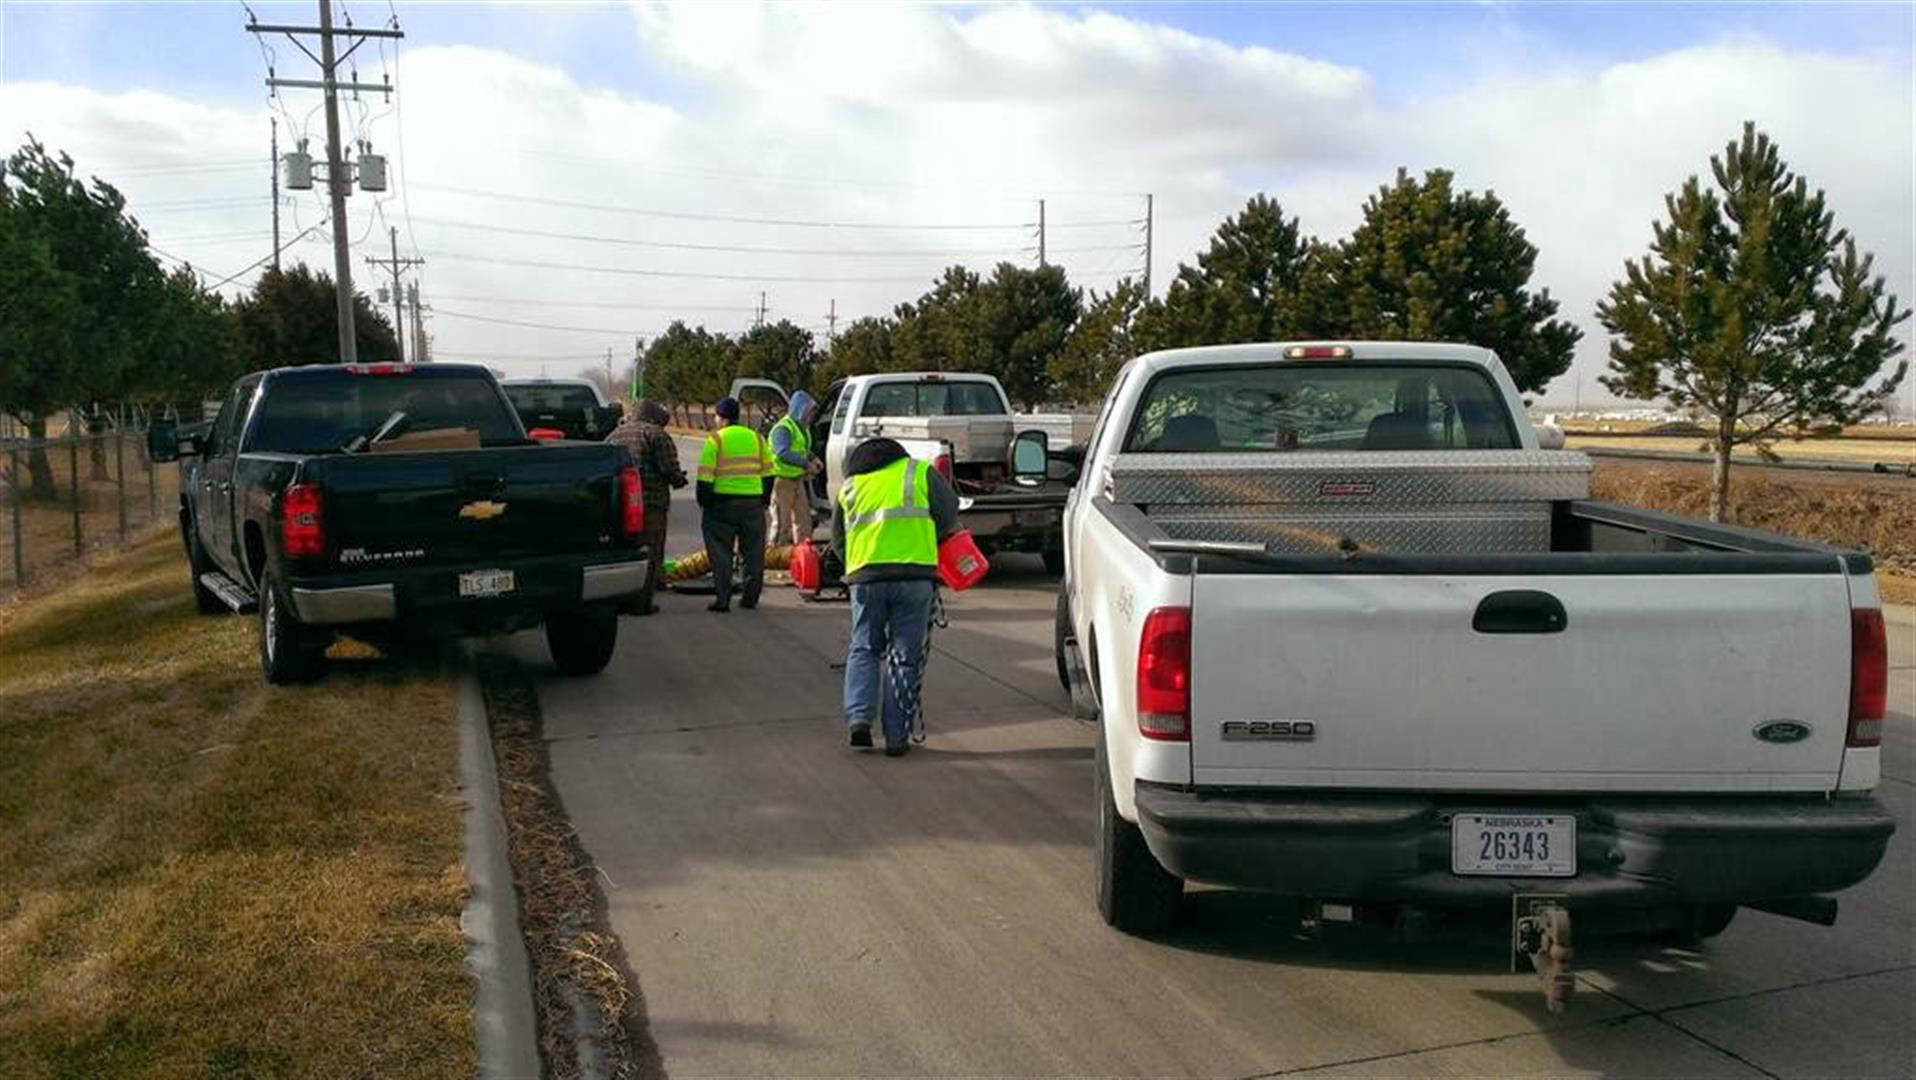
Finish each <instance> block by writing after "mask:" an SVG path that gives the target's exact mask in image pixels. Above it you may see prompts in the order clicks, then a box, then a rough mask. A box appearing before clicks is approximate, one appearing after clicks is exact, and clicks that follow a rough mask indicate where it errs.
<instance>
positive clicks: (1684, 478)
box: [1591, 461, 1916, 603]
mask: <svg viewBox="0 0 1916 1080" xmlns="http://www.w3.org/2000/svg"><path fill="white" fill-rule="evenodd" d="M1591 494H1592V495H1594V496H1595V497H1596V498H1599V499H1608V500H1611V501H1613V502H1620V503H1628V504H1630V505H1633V506H1646V507H1649V508H1651V509H1653V510H1663V511H1667V512H1669V513H1673V514H1686V515H1689V516H1692V517H1706V516H1708V514H1709V511H1710V489H1709V481H1708V476H1707V474H1706V473H1703V472H1701V471H1698V470H1682V469H1661V468H1655V467H1646V466H1642V465H1640V464H1638V463H1632V464H1631V465H1630V466H1624V467H1618V466H1616V465H1613V464H1611V463H1609V462H1603V461H1599V462H1598V464H1597V469H1596V473H1595V474H1594V475H1593V476H1592V478H1591ZM1730 505H1731V508H1732V510H1731V513H1730V517H1731V519H1732V520H1734V521H1735V522H1737V523H1738V524H1740V525H1748V526H1750V527H1751V528H1756V529H1768V530H1770V531H1771V532H1779V533H1784V534H1786V535H1789V536H1800V537H1803V538H1805V539H1809V540H1820V541H1823V542H1824V543H1828V544H1837V545H1840V546H1842V547H1849V548H1857V549H1860V550H1863V551H1868V552H1871V553H1872V554H1873V555H1874V556H1875V558H1876V569H1877V579H1878V581H1879V583H1880V584H1881V585H1882V588H1883V593H1884V598H1885V599H1888V600H1891V601H1893V602H1896V603H1911V602H1916V491H1911V492H1909V493H1899V492H1894V491H1883V490H1878V489H1872V488H1866V487H1862V486H1834V485H1829V484H1801V485H1798V484H1789V483H1782V482H1778V481H1776V480H1772V479H1770V478H1769V477H1768V476H1762V475H1757V476H1751V475H1747V474H1746V475H1738V474H1737V472H1736V471H1735V470H1732V471H1731V473H1730Z"/></svg>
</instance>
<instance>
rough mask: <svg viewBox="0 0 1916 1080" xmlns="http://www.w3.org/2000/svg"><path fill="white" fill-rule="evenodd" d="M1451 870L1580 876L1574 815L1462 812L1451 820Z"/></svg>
mask: <svg viewBox="0 0 1916 1080" xmlns="http://www.w3.org/2000/svg"><path fill="white" fill-rule="evenodd" d="M1450 871H1451V873H1453V874H1475V875H1487V876H1491V877H1574V876H1575V875H1576V873H1577V819H1576V817H1575V816H1573V815H1571V814H1458V815H1457V816H1456V817H1454V818H1452V819H1451V821H1450Z"/></svg>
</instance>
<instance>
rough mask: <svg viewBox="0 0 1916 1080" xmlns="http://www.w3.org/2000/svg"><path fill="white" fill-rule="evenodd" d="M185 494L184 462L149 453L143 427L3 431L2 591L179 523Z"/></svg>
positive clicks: (0, 462)
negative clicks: (161, 460) (45, 435)
mask: <svg viewBox="0 0 1916 1080" xmlns="http://www.w3.org/2000/svg"><path fill="white" fill-rule="evenodd" d="M75 426H76V427H78V426H80V425H75ZM179 492H180V470H179V465H178V464H177V463H168V464H164V465H155V464H154V463H153V462H152V461H151V460H150V459H148V457H147V455H146V432H145V430H144V429H143V428H135V427H132V426H124V427H114V428H110V429H109V430H104V431H100V432H97V433H94V434H74V435H66V436H62V437H60V438H51V439H39V440H34V439H24V438H8V437H0V507H3V508H4V514H5V516H4V518H3V519H0V592H6V591H9V590H12V589H18V588H20V587H21V586H24V585H27V584H30V583H32V582H33V581H35V580H37V579H40V578H44V577H47V576H50V575H51V574H52V573H53V572H54V571H55V570H57V569H58V568H59V567H60V566H62V565H63V564H67V563H71V562H74V561H75V560H78V559H82V558H84V557H85V556H86V555H87V553H89V552H92V551H98V550H101V549H104V548H112V547H118V546H120V545H122V544H125V543H126V542H127V541H128V540H130V539H133V538H135V537H137V536H139V535H141V534H143V533H144V532H146V531H147V530H148V529H149V528H151V527H152V526H153V525H155V524H156V523H160V522H174V521H177V520H178V516H177V511H178V508H179V504H180V500H179Z"/></svg>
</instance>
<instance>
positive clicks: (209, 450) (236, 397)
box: [206, 376, 259, 457]
mask: <svg viewBox="0 0 1916 1080" xmlns="http://www.w3.org/2000/svg"><path fill="white" fill-rule="evenodd" d="M258 385H259V377H258V376H253V377H251V378H246V379H241V380H240V381H239V382H238V383H236V384H234V386H233V389H231V390H229V391H227V394H226V401H225V402H224V403H223V404H221V405H220V411H219V415H218V416H216V417H214V418H213V426H212V427H210V428H208V429H207V440H206V442H207V445H206V456H207V457H218V456H219V455H220V453H221V452H222V451H224V450H225V449H226V448H227V447H230V446H232V445H233V437H234V435H235V434H236V431H237V429H238V427H239V424H240V421H241V419H243V418H244V417H245V416H246V407H247V406H248V405H250V404H251V403H252V401H253V388H254V387H256V386H258Z"/></svg>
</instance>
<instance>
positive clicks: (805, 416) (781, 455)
mask: <svg viewBox="0 0 1916 1080" xmlns="http://www.w3.org/2000/svg"><path fill="white" fill-rule="evenodd" d="M813 407H814V402H813V401H812V395H810V394H808V393H806V392H805V391H803V390H800V391H797V392H796V393H794V394H793V395H792V402H791V405H789V406H788V407H787V408H786V410H785V412H786V413H787V414H788V415H790V416H791V418H792V421H793V422H794V423H797V424H810V423H811V422H812V409H813ZM771 439H772V456H773V457H775V458H777V459H778V460H780V461H782V462H784V463H785V464H787V465H790V466H791V467H792V468H794V469H802V468H804V467H805V455H804V454H801V453H799V452H798V451H796V450H794V449H792V433H791V432H789V431H787V430H785V429H784V428H782V427H778V426H777V425H774V426H773V427H772V436H771Z"/></svg>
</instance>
